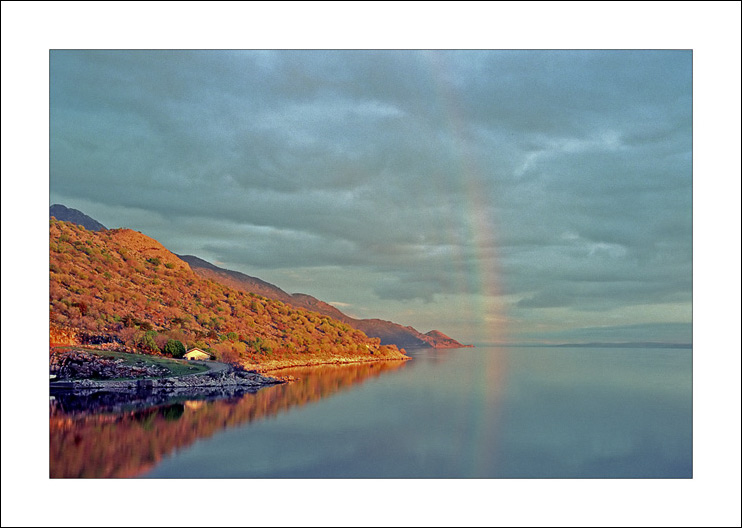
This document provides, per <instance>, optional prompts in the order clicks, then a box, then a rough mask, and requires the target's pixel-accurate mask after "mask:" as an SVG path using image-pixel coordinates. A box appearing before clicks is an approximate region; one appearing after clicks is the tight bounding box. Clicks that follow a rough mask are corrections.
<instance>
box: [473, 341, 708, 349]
mask: <svg viewBox="0 0 742 528" xmlns="http://www.w3.org/2000/svg"><path fill="white" fill-rule="evenodd" d="M478 346H480V347H482V346H484V347H493V348H678V349H691V350H692V349H693V343H656V342H647V343H641V342H639V343H632V342H629V343H557V344H547V343H490V344H481V343H480V344H479V345H478Z"/></svg>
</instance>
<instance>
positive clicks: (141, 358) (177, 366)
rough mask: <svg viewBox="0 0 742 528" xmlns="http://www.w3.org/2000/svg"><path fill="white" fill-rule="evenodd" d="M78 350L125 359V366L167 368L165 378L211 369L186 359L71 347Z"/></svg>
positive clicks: (105, 356)
mask: <svg viewBox="0 0 742 528" xmlns="http://www.w3.org/2000/svg"><path fill="white" fill-rule="evenodd" d="M71 348H75V349H77V350H84V351H85V352H89V353H92V354H95V355H98V356H100V357H104V358H112V359H123V360H124V365H130V366H134V365H144V366H150V365H156V366H158V367H164V368H166V369H167V370H168V371H169V373H168V374H166V375H165V376H164V377H166V378H172V377H174V376H184V375H186V374H196V373H199V372H207V371H208V370H209V367H207V366H206V365H200V364H195V363H193V361H188V360H186V359H171V358H164V357H158V356H149V355H147V354H128V353H126V352H114V351H111V350H96V349H92V348H83V347H71Z"/></svg>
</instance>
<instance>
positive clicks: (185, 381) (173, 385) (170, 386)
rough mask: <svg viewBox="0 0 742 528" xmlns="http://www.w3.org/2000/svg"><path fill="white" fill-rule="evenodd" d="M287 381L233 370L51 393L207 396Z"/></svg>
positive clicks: (65, 386)
mask: <svg viewBox="0 0 742 528" xmlns="http://www.w3.org/2000/svg"><path fill="white" fill-rule="evenodd" d="M287 381H290V380H289V379H287V378H277V377H269V376H264V375H262V374H259V373H257V372H252V371H241V370H237V369H235V368H230V369H228V370H226V371H223V372H207V373H204V374H193V375H188V376H180V377H170V378H155V379H149V378H144V379H129V380H116V381H109V380H93V379H73V380H67V381H57V382H50V383H49V387H50V389H52V390H66V391H74V392H75V393H83V392H86V393H91V392H97V391H112V392H122V393H130V394H139V393H141V392H161V391H165V392H168V393H169V394H171V395H191V394H204V393H214V392H219V393H234V392H245V391H256V390H258V389H260V388H261V387H266V386H269V385H276V384H279V383H286V382H287Z"/></svg>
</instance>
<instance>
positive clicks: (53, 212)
mask: <svg viewBox="0 0 742 528" xmlns="http://www.w3.org/2000/svg"><path fill="white" fill-rule="evenodd" d="M49 216H50V217H55V218H56V219H57V220H62V221H66V222H72V223H74V224H78V225H82V226H83V227H85V229H87V230H89V231H100V230H104V229H106V227H105V226H103V224H101V223H100V222H97V221H96V220H94V219H92V218H91V217H89V216H87V215H86V214H84V213H82V212H81V211H78V210H77V209H70V208H67V207H65V206H64V205H60V204H55V205H52V206H51V207H50V208H49ZM176 256H177V257H178V258H179V259H180V260H182V261H184V262H185V263H187V264H188V266H189V267H190V269H191V270H193V272H194V273H196V274H197V275H199V276H201V277H203V278H207V279H211V280H213V281H215V282H218V283H220V284H223V285H225V286H229V287H230V288H235V289H237V290H241V291H244V292H247V293H254V294H257V295H261V296H263V297H266V298H268V299H272V300H276V301H281V302H283V303H285V304H288V305H291V306H294V307H296V308H302V309H304V310H310V311H313V312H317V313H319V314H321V315H326V316H328V317H332V318H333V319H337V320H338V321H341V322H343V323H345V324H347V325H348V326H351V327H352V328H355V329H357V330H360V331H362V332H363V333H365V334H366V335H367V336H368V337H377V338H379V339H380V341H381V344H382V345H396V346H397V347H401V348H464V347H471V346H472V345H463V344H461V343H459V342H458V341H456V340H455V339H453V338H451V337H449V336H447V335H445V334H444V333H442V332H439V331H437V330H432V331H430V332H428V333H427V334H423V333H421V332H418V331H417V330H416V329H414V328H413V327H411V326H402V325H400V324H397V323H394V322H391V321H385V320H382V319H355V318H353V317H350V316H348V315H346V314H344V313H343V312H341V311H340V310H338V309H337V308H335V307H334V306H332V305H330V304H328V303H326V302H324V301H321V300H319V299H317V298H316V297H313V296H311V295H307V294H304V293H293V294H290V293H287V292H285V291H284V290H282V289H281V288H279V287H278V286H275V285H274V284H271V283H269V282H266V281H264V280H262V279H259V278H257V277H251V276H250V275H247V274H245V273H241V272H239V271H233V270H228V269H225V268H220V267H219V266H216V265H214V264H212V263H210V262H208V261H206V260H204V259H202V258H199V257H197V256H195V255H176Z"/></svg>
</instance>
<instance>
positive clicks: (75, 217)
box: [49, 204, 106, 231]
mask: <svg viewBox="0 0 742 528" xmlns="http://www.w3.org/2000/svg"><path fill="white" fill-rule="evenodd" d="M51 217H54V218H56V219H57V220H61V221H62V222H72V223H73V224H77V225H81V226H83V227H84V228H85V229H87V230H88V231H102V230H104V229H106V226H104V225H103V224H101V223H100V222H98V221H97V220H94V219H92V218H90V217H89V216H88V215H86V214H85V213H83V212H82V211H78V210H77V209H71V208H69V207H65V206H64V205H61V204H54V205H52V206H50V207H49V218H51Z"/></svg>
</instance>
